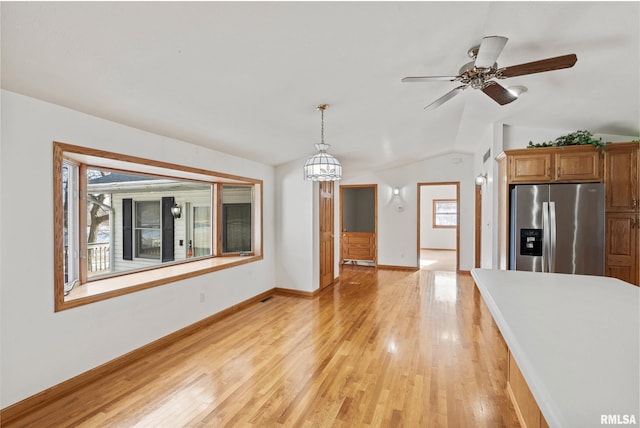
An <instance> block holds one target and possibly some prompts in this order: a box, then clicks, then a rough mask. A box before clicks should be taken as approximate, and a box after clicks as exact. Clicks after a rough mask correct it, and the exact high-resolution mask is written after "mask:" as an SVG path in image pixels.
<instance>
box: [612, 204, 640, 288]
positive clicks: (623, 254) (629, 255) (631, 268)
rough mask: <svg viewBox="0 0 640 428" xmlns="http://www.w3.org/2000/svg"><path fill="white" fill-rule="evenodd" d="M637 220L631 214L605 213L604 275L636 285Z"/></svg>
mask: <svg viewBox="0 0 640 428" xmlns="http://www.w3.org/2000/svg"><path fill="white" fill-rule="evenodd" d="M637 223H638V219H637V217H636V215H635V214H631V213H607V230H606V235H605V236H606V239H605V240H606V244H605V245H606V251H605V257H606V263H605V266H606V267H605V275H606V276H611V277H614V278H618V279H621V280H623V281H627V282H630V283H631V284H637V280H638V278H636V271H637V267H638V248H637V240H638V227H637Z"/></svg>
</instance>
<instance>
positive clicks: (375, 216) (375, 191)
mask: <svg viewBox="0 0 640 428" xmlns="http://www.w3.org/2000/svg"><path fill="white" fill-rule="evenodd" d="M368 187H370V188H373V205H374V206H373V209H374V212H373V222H374V234H375V249H374V251H375V252H374V255H373V264H374V267H375V268H376V269H377V268H378V185H377V184H375V183H374V184H341V185H340V239H339V242H340V243H339V245H338V254H339V256H340V257H338V258H339V260H340V270H341V271H342V231H343V230H344V222H343V217H344V212H343V209H344V189H348V188H368Z"/></svg>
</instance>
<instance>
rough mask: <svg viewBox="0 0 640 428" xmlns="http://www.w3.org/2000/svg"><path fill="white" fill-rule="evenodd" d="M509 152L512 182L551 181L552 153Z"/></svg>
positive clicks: (510, 178) (510, 179)
mask: <svg viewBox="0 0 640 428" xmlns="http://www.w3.org/2000/svg"><path fill="white" fill-rule="evenodd" d="M527 152H528V153H513V154H510V155H509V154H507V159H508V163H509V181H510V182H511V183H542V182H548V181H551V177H552V176H551V169H552V156H551V153H532V150H528V151H527Z"/></svg>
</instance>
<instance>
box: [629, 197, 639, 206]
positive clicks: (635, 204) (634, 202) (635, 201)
mask: <svg viewBox="0 0 640 428" xmlns="http://www.w3.org/2000/svg"><path fill="white" fill-rule="evenodd" d="M631 201H632V204H633V205H632V206H633V208H638V200H637V199H635V198H633V199H632V200H631Z"/></svg>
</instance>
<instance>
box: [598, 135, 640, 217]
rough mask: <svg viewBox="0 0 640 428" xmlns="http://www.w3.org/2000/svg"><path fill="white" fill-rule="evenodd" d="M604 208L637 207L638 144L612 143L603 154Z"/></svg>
mask: <svg viewBox="0 0 640 428" xmlns="http://www.w3.org/2000/svg"><path fill="white" fill-rule="evenodd" d="M604 182H605V186H606V210H607V211H615V212H635V211H636V210H637V209H638V204H639V203H640V201H638V198H639V197H640V196H639V194H640V192H639V191H638V186H639V183H638V146H637V145H626V144H625V145H622V144H621V145H620V146H618V145H617V144H612V145H610V146H608V147H607V152H606V154H605V180H604Z"/></svg>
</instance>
